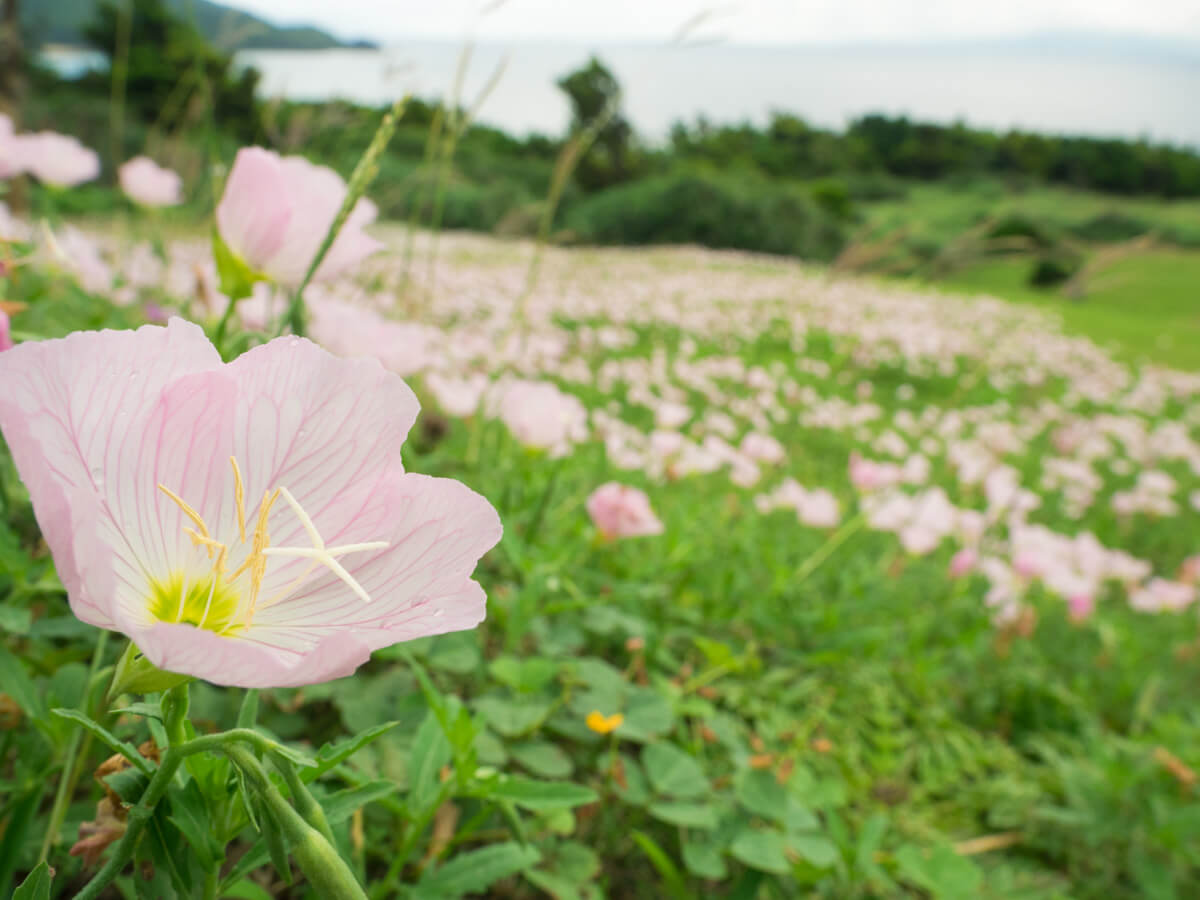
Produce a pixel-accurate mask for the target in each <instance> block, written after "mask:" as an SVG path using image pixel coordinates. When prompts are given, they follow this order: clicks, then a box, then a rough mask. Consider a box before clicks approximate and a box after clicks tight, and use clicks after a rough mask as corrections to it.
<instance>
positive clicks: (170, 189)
mask: <svg viewBox="0 0 1200 900" xmlns="http://www.w3.org/2000/svg"><path fill="white" fill-rule="evenodd" d="M117 179H118V180H119V181H120V182H121V190H123V191H124V192H125V195H126V196H127V197H129V199H130V200H132V201H133V202H134V203H139V204H141V205H142V206H178V205H179V204H180V203H182V202H183V179H182V178H180V177H179V175H178V173H176V172H173V171H171V170H170V169H164V168H163V167H162V166H160V165H159V164H158V163H156V162H155V161H154V160H152V159H151V158H150V157H148V156H135V157H134V158H133V159H131V160H129V161H128V162H127V163H125V164H124V165H122V166H121V168H119V169H118V170H117Z"/></svg>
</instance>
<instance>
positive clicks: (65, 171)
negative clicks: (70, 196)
mask: <svg viewBox="0 0 1200 900" xmlns="http://www.w3.org/2000/svg"><path fill="white" fill-rule="evenodd" d="M14 140H16V141H17V145H18V150H17V156H18V160H19V162H20V164H21V167H22V168H23V169H24V171H26V172H28V173H29V174H30V175H33V176H35V177H36V178H37V179H38V180H39V181H43V182H45V183H46V184H51V185H54V186H55V187H73V186H75V185H77V184H82V183H83V182H85V181H91V180H92V179H93V178H95V177H96V176H97V175H99V174H100V157H99V156H97V155H96V151H95V150H91V149H89V148H87V147H85V146H83V144H81V143H79V141H77V140H75V138H73V137H70V136H69V135H65V134H59V133H58V132H56V131H39V132H37V133H36V134H22V135H18V136H17V137H16V138H15V139H14Z"/></svg>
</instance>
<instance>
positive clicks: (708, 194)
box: [565, 172, 845, 259]
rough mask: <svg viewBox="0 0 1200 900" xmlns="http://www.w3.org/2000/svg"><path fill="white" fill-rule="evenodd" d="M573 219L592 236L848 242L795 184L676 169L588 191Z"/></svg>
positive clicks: (748, 243) (830, 248)
mask: <svg viewBox="0 0 1200 900" xmlns="http://www.w3.org/2000/svg"><path fill="white" fill-rule="evenodd" d="M565 225H566V227H567V228H568V229H570V230H571V231H572V232H574V234H575V235H576V236H577V238H578V239H579V240H580V241H582V242H584V243H598V244H701V245H703V246H705V247H717V248H727V249H737V250H757V251H761V252H763V253H778V254H783V255H788V256H799V257H804V258H806V259H831V258H832V257H833V256H834V255H836V254H837V252H838V251H839V250H840V249H841V247H842V245H843V244H844V243H845V235H844V233H843V231H842V228H841V226H840V225H839V224H838V222H837V221H836V220H835V219H834V218H833V217H832V216H830V215H829V214H828V213H827V212H826V211H824V210H823V209H821V208H820V207H818V206H817V205H816V204H815V203H814V202H813V201H812V199H811V197H809V196H808V194H807V192H806V191H804V190H803V189H801V188H798V187H795V186H787V185H781V184H779V183H778V182H773V183H772V182H767V181H763V180H759V179H754V178H748V177H744V178H736V179H735V178H730V177H727V176H720V175H715V174H708V173H700V172H675V173H672V174H669V175H660V176H655V177H652V178H647V179H644V180H642V181H639V182H636V183H634V184H629V185H623V186H621V187H617V188H612V189H610V190H607V191H603V192H601V193H599V194H596V195H595V196H593V197H589V198H586V199H584V200H582V201H580V202H579V203H578V204H577V205H576V206H574V207H573V208H572V209H571V210H570V211H569V212H568V214H567V216H566V222H565Z"/></svg>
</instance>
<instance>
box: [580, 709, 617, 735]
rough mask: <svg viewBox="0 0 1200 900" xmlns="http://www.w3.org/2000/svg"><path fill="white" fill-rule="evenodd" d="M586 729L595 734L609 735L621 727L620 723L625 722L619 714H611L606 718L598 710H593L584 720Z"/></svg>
mask: <svg viewBox="0 0 1200 900" xmlns="http://www.w3.org/2000/svg"><path fill="white" fill-rule="evenodd" d="M584 721H585V722H586V724H587V727H588V728H590V729H592V731H594V732H596V734H609V733H610V732H613V731H616V730H617V729H618V728H620V727H621V723H622V722H624V721H625V717H624V716H623V715H621V714H620V713H613V714H612V715H611V716H606V715H604V713H602V712H600V710H598V709H593V710H592V711H591V712H590V713H588V714H587V719H585V720H584Z"/></svg>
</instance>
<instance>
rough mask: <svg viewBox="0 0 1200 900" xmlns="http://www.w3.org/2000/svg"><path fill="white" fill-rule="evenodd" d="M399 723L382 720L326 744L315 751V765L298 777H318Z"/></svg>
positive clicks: (310, 779)
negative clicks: (373, 725) (380, 723)
mask: <svg viewBox="0 0 1200 900" xmlns="http://www.w3.org/2000/svg"><path fill="white" fill-rule="evenodd" d="M399 724H400V723H399V722H384V723H383V724H382V725H376V726H375V727H373V728H368V729H367V730H366V731H363V732H361V733H359V734H356V735H354V737H350V738H346V739H345V740H343V741H338V742H337V743H336V744H326V745H325V746H324V747H322V748H321V750H320V752H318V753H317V767H316V768H315V769H308V770H306V771H304V772H301V773H300V779H301V780H302V781H304V782H305V783H308V782H311V781H314V780H316V779H317V778H320V777H321V776H322V775H324V774H325V773H326V772H329V771H331V770H332V769H334V768H336V767H337V766H339V765H341V764H342V763H343V762H345V761H346V760H347V759H349V758H350V757H351V756H353V755H354V754H355V753H357V752H358V751H359V750H361V749H362V748H363V747H365V746H367V745H368V744H370V743H372V742H373V741H376V740H378V739H379V738H381V737H383V736H384V735H385V734H387V733H388V732H389V731H391V730H392V729H393V728H395V727H396V726H397V725H399Z"/></svg>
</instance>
